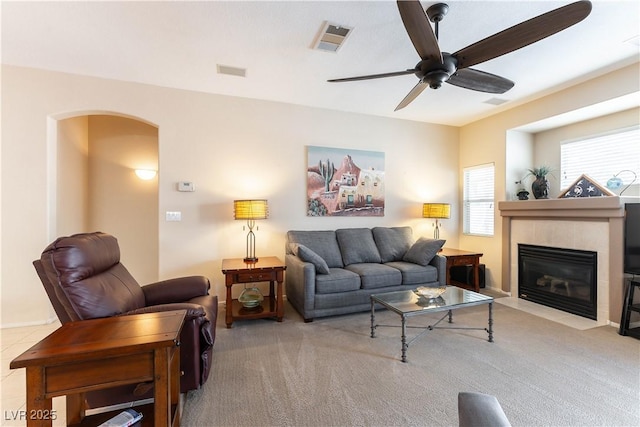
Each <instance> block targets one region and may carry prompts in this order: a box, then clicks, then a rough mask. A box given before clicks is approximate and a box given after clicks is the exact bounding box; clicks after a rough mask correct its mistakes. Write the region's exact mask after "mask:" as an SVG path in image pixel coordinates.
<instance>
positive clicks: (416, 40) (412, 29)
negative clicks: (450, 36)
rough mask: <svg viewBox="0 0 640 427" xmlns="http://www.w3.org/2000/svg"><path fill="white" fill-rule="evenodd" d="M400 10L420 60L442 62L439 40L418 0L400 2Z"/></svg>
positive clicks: (402, 0)
mask: <svg viewBox="0 0 640 427" xmlns="http://www.w3.org/2000/svg"><path fill="white" fill-rule="evenodd" d="M398 10H399V11H400V17H401V18H402V22H403V23H404V28H405V29H406V30H407V34H409V38H410V39H411V42H412V43H413V47H415V48H416V51H418V55H420V58H422V59H431V60H434V61H440V62H442V53H441V52H440V47H439V46H438V39H436V35H435V34H434V33H433V28H431V23H430V22H429V18H427V14H426V13H425V11H424V9H422V5H421V4H420V2H419V1H418V0H398Z"/></svg>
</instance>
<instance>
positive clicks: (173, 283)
mask: <svg viewBox="0 0 640 427" xmlns="http://www.w3.org/2000/svg"><path fill="white" fill-rule="evenodd" d="M209 288H210V284H209V279H207V278H206V277H204V276H188V277H179V278H175V279H169V280H162V281H160V282H156V283H151V284H148V285H145V286H142V292H143V293H144V298H145V302H146V305H147V306H150V305H158V304H172V303H176V302H185V301H189V300H190V299H191V298H195V297H200V296H203V295H207V294H208V292H209Z"/></svg>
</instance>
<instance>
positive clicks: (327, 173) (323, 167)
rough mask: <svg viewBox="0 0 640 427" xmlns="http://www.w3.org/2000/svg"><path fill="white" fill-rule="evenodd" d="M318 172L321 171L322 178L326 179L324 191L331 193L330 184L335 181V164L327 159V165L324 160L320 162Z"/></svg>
mask: <svg viewBox="0 0 640 427" xmlns="http://www.w3.org/2000/svg"><path fill="white" fill-rule="evenodd" d="M318 170H319V171H320V176H321V177H322V179H324V191H325V192H327V193H328V192H329V184H330V183H331V180H332V179H333V174H334V172H335V170H336V169H335V167H334V166H333V163H331V161H330V160H329V159H327V163H322V160H320V161H319V162H318Z"/></svg>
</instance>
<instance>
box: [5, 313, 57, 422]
mask: <svg viewBox="0 0 640 427" xmlns="http://www.w3.org/2000/svg"><path fill="white" fill-rule="evenodd" d="M59 327H60V323H59V322H57V321H56V322H54V323H51V324H48V325H41V326H25V327H21V328H8V329H2V330H0V347H1V349H2V367H1V368H0V372H1V374H2V381H1V382H0V395H1V396H2V399H1V401H2V403H0V425H2V426H26V425H27V422H26V418H25V417H26V389H25V386H26V384H25V376H26V373H25V369H9V363H11V361H12V360H13V359H14V358H15V357H17V356H19V355H20V354H22V353H23V352H24V351H25V350H28V349H29V348H30V347H31V346H32V345H34V344H36V343H37V342H38V341H40V340H41V339H42V338H44V337H46V336H47V335H49V334H50V333H51V332H53V331H55V330H56V329H58V328H59ZM53 410H54V411H55V414H56V416H57V419H56V420H54V422H53V425H54V426H64V425H66V422H65V421H66V420H65V398H64V397H56V398H54V399H53Z"/></svg>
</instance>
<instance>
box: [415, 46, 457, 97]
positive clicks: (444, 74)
mask: <svg viewBox="0 0 640 427" xmlns="http://www.w3.org/2000/svg"><path fill="white" fill-rule="evenodd" d="M457 69H458V61H457V60H456V58H455V57H454V56H452V55H451V54H450V53H447V52H443V53H442V62H440V61H439V60H434V59H425V60H422V61H420V62H418V65H416V70H417V71H416V76H417V77H418V78H419V79H420V81H421V82H423V83H427V84H428V85H429V87H430V88H431V89H438V88H440V87H441V86H442V84H443V83H444V82H446V81H447V80H449V78H450V77H451V76H452V75H453V74H455V72H456V71H457Z"/></svg>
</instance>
